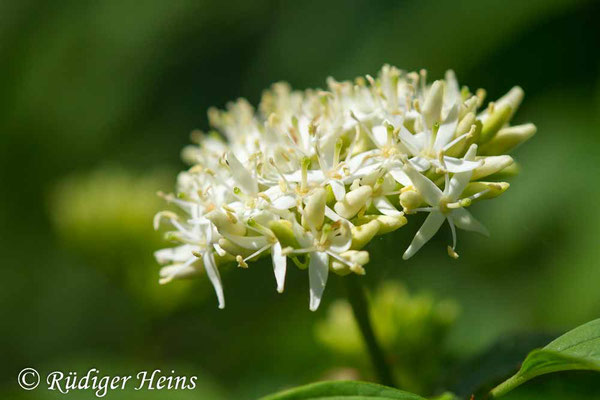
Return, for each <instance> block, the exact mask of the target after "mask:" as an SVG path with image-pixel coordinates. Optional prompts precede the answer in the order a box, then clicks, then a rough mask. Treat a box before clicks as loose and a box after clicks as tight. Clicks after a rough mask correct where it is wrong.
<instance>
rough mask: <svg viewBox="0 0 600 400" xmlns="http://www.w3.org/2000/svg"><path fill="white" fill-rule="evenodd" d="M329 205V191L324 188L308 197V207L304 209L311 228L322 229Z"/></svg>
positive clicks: (316, 190) (307, 222)
mask: <svg viewBox="0 0 600 400" xmlns="http://www.w3.org/2000/svg"><path fill="white" fill-rule="evenodd" d="M326 203H327V191H326V190H325V189H323V188H317V189H315V190H314V191H313V193H312V194H311V195H310V196H308V201H307V202H306V207H305V208H304V218H305V219H306V224H307V225H308V226H309V227H310V228H314V229H320V228H321V226H322V225H323V221H324V220H325V205H326Z"/></svg>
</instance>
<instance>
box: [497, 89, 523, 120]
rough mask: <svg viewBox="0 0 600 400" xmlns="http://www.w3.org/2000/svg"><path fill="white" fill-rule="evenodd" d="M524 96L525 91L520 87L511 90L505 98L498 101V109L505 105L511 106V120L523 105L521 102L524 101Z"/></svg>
mask: <svg viewBox="0 0 600 400" xmlns="http://www.w3.org/2000/svg"><path fill="white" fill-rule="evenodd" d="M524 96H525V92H523V89H521V88H520V87H519V86H515V87H513V88H512V89H510V90H509V91H508V93H506V94H505V95H504V96H502V97H500V98H499V99H498V100H497V101H496V107H501V106H503V105H505V104H506V105H509V106H510V108H511V113H510V117H509V119H510V118H512V116H513V114H514V113H515V111H517V109H518V108H519V106H520V105H521V101H522V100H523V97H524Z"/></svg>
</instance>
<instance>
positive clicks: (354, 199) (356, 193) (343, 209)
mask: <svg viewBox="0 0 600 400" xmlns="http://www.w3.org/2000/svg"><path fill="white" fill-rule="evenodd" d="M372 194H373V189H372V188H371V186H360V187H359V188H357V189H354V190H352V191H350V192H348V193H346V196H345V197H344V200H342V201H338V202H337V203H335V206H334V209H335V212H336V213H338V214H339V215H340V216H341V217H342V218H346V219H350V218H352V217H354V216H355V215H356V213H357V212H358V211H359V210H360V209H361V208H362V207H363V206H364V205H365V204H366V203H367V200H369V198H370V197H371V195H372Z"/></svg>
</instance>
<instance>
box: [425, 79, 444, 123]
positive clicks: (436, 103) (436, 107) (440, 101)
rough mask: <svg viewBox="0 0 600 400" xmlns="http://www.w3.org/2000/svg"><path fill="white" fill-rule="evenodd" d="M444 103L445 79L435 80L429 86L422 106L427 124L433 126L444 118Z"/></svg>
mask: <svg viewBox="0 0 600 400" xmlns="http://www.w3.org/2000/svg"><path fill="white" fill-rule="evenodd" d="M443 105H444V81H435V82H433V84H432V85H431V88H429V92H428V93H427V97H426V98H425V102H424V103H423V107H422V108H421V110H422V114H423V117H424V118H425V124H426V125H427V127H428V128H431V127H433V125H434V124H435V123H436V122H439V121H440V120H441V119H442V106H443Z"/></svg>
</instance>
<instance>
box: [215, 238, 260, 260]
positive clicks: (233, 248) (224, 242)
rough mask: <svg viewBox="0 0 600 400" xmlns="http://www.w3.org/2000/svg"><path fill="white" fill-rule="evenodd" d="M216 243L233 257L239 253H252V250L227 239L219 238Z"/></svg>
mask: <svg viewBox="0 0 600 400" xmlns="http://www.w3.org/2000/svg"><path fill="white" fill-rule="evenodd" d="M218 243H219V246H221V248H222V249H223V250H225V251H226V252H227V253H228V254H231V255H232V256H234V257H236V256H238V255H241V256H242V257H247V256H249V255H250V254H252V250H249V249H245V248H243V247H241V246H238V245H237V244H235V243H233V242H232V241H231V240H229V239H225V238H220V239H219V242H218Z"/></svg>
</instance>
